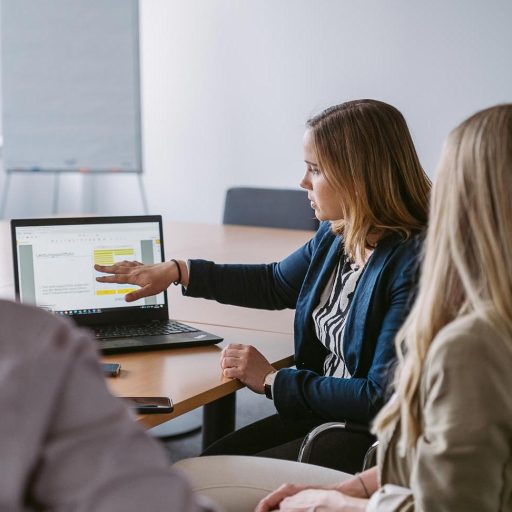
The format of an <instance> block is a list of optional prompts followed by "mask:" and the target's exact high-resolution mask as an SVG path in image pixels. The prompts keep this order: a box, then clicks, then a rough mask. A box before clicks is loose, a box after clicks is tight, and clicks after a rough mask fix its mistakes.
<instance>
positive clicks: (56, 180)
mask: <svg viewBox="0 0 512 512" xmlns="http://www.w3.org/2000/svg"><path fill="white" fill-rule="evenodd" d="M63 172H73V171H46V170H45V171H37V174H41V173H43V174H53V195H52V214H53V215H56V214H57V213H59V192H60V175H61V174H62V173H63ZM14 173H25V174H26V173H35V171H29V170H22V169H20V170H17V169H6V170H5V182H4V187H3V191H2V202H1V203H0V219H4V218H5V212H6V209H7V199H8V197H9V187H10V186H11V176H12V174H14ZM100 174H103V175H104V174H110V173H106V172H97V171H96V172H91V173H87V176H98V175H100ZM130 174H136V175H137V184H138V187H139V195H140V199H141V202H142V209H143V211H144V214H145V215H148V212H149V209H148V200H147V196H146V189H145V188H144V180H143V179H142V173H141V172H138V173H130ZM84 175H85V173H84Z"/></svg>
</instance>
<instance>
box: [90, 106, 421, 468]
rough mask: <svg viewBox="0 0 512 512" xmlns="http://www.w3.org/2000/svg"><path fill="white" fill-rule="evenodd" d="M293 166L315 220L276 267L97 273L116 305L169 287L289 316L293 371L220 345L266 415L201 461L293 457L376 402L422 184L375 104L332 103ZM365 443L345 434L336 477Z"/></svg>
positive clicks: (371, 412)
mask: <svg viewBox="0 0 512 512" xmlns="http://www.w3.org/2000/svg"><path fill="white" fill-rule="evenodd" d="M304 160H305V164H306V172H305V174H304V177H303V178H302V181H301V187H303V188H304V189H306V190H307V191H308V197H309V200H310V202H311V206H312V208H313V209H314V211H315V215H316V217H317V218H318V219H319V220H320V221H322V222H321V225H320V228H319V230H318V232H317V233H316V235H315V236H314V238H312V239H311V241H310V242H308V243H307V244H306V245H305V246H303V247H301V248H300V249H298V250H297V251H296V252H294V253H293V254H291V255H290V256H289V257H288V258H286V259H284V260H283V261H281V262H279V263H273V264H271V265H216V264H214V263H213V262H207V261H202V260H189V261H188V263H187V262H185V261H179V262H177V263H176V262H172V261H171V262H168V263H162V264H158V265H151V266H147V265H142V264H139V263H136V262H122V263H119V264H117V265H114V266H107V267H99V266H97V270H100V271H103V272H107V273H111V274H114V275H112V276H106V277H102V278H98V280H100V281H102V282H116V283H131V284H135V285H138V286H140V287H141V288H140V289H138V290H137V291H135V292H133V293H131V294H129V295H128V296H127V300H136V299H139V298H141V297H143V296H146V295H151V294H155V293H158V292H160V291H162V290H164V289H165V288H167V287H168V286H170V284H171V283H173V282H176V281H180V283H181V284H182V285H183V286H184V287H185V294H186V295H188V296H193V297H204V298H209V299H215V300H217V301H219V302H222V303H229V304H235V305H239V306H246V307H254V308H262V309H283V308H295V309H296V315H295V348H296V352H295V363H296V369H291V368H286V369H281V370H279V371H277V370H276V369H275V368H273V367H272V366H271V365H270V363H269V362H268V361H267V360H266V359H265V358H264V357H263V355H262V354H260V353H259V352H258V351H257V350H256V349H254V348H253V347H251V346H247V345H228V346H227V347H225V348H224V350H223V353H222V356H221V367H222V369H223V372H224V375H225V376H226V377H231V378H236V379H239V380H241V381H242V382H243V383H244V384H246V385H247V386H248V387H249V388H250V389H252V390H253V391H255V392H257V393H262V394H263V393H264V392H265V394H266V395H267V397H268V398H270V399H272V400H273V401H274V404H275V406H276V408H277V411H278V414H276V415H274V416H271V417H269V418H265V419H264V420H261V421H259V422H257V423H255V424H253V425H249V426H248V427H245V428H244V429H241V430H239V431H237V432H235V433H234V434H232V435H230V436H227V437H226V438H224V439H222V440H220V441H219V442H218V443H216V444H214V445H212V446H211V447H210V448H209V449H207V450H206V452H205V453H206V454H209V455H212V454H248V455H249V454H250V455H253V454H260V455H267V456H272V457H278V458H296V457H297V453H298V451H299V447H300V444H301V442H302V439H303V437H304V436H305V435H306V434H307V433H308V431H309V430H310V429H312V428H314V427H315V426H317V425H319V424H321V423H323V422H325V421H329V420H353V421H356V422H360V423H365V424H368V423H369V422H370V421H371V420H372V418H373V417H374V416H375V414H376V413H377V412H378V411H379V409H380V408H381V406H382V405H383V404H384V402H385V389H386V384H387V380H388V376H389V368H390V365H391V364H392V363H393V361H394V358H395V350H394V346H393V339H394V336H395V334H396V332H397V330H398V329H399V327H400V326H401V324H402V322H403V320H404V319H405V317H406V315H407V312H408V307H409V302H410V295H411V292H412V290H413V288H414V285H415V279H416V274H415V269H416V257H417V252H418V244H417V243H416V241H415V235H416V234H417V233H419V232H421V231H422V230H423V229H424V227H425V224H426V221H427V208H428V199H429V191H430V181H429V179H428V177H427V176H426V174H425V173H424V171H423V169H422V168H421V165H420V163H419V161H418V157H417V155H416V151H415V149H414V145H413V142H412V139H411V136H410V133H409V130H408V128H407V124H406V122H405V120H404V118H403V116H402V114H401V113H400V112H399V111H398V110H397V109H396V108H394V107H392V106H391V105H388V104H386V103H383V102H380V101H375V100H358V101H351V102H347V103H343V104H341V105H337V106H334V107H331V108H328V109H327V110H325V111H324V112H322V113H321V114H319V115H317V116H315V117H313V118H312V119H311V120H310V121H308V123H307V126H306V132H305V135H304ZM370 443H371V438H370V437H369V436H367V435H364V434H360V435H354V436H352V438H351V440H350V443H349V444H348V446H347V450H346V453H345V457H344V464H345V465H344V466H342V467H343V469H345V470H349V471H350V470H352V469H355V468H357V467H359V465H360V463H361V460H362V457H363V455H364V452H365V450H366V448H367V446H368V445H369V444H370ZM349 450H351V451H352V453H351V454H350V453H349ZM333 455H335V453H334V452H333V450H332V448H329V449H328V450H327V453H326V456H329V457H330V458H331V460H332V461H333V464H339V461H340V458H339V457H333ZM324 460H325V459H324Z"/></svg>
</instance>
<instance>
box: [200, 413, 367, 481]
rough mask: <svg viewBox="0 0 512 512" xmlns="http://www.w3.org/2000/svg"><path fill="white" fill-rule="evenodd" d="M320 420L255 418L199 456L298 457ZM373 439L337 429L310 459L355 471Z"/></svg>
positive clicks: (324, 464) (315, 450)
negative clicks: (307, 436) (303, 444)
mask: <svg viewBox="0 0 512 512" xmlns="http://www.w3.org/2000/svg"><path fill="white" fill-rule="evenodd" d="M322 423H325V421H323V420H319V419H315V420H312V419H307V420H297V421H294V422H292V423H289V422H287V423H284V422H283V421H282V420H281V418H280V417H279V415H278V414H275V415H273V416H269V417H267V418H264V419H262V420H259V421H256V422H255V423H252V424H250V425H247V426H246V427H243V428H241V429H240V430H236V431H235V432H233V433H231V434H229V435H227V436H225V437H223V438H222V439H219V440H218V441H216V442H215V443H213V444H211V445H210V446H209V447H208V448H206V450H205V451H204V452H203V454H202V455H257V456H259V457H269V458H272V459H285V460H297V457H298V455H299V450H300V447H301V445H302V441H303V440H304V438H305V437H306V435H307V434H308V433H309V432H310V431H311V430H312V429H314V428H315V427H317V426H318V425H321V424H322ZM374 440H375V438H374V437H373V436H371V435H370V434H361V433H352V432H340V431H336V432H335V433H333V434H330V435H327V436H323V437H322V438H321V439H320V440H319V441H318V442H317V443H316V444H315V448H314V450H313V451H312V453H311V457H310V459H309V462H310V463H311V464H317V465H319V466H324V467H328V468H333V469H337V470H340V471H345V472H347V473H356V472H357V471H361V468H362V465H363V460H364V456H365V453H366V451H367V450H368V448H369V447H370V446H371V444H372V443H373V441H374Z"/></svg>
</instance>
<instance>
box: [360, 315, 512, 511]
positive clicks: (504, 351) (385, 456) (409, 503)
mask: <svg viewBox="0 0 512 512" xmlns="http://www.w3.org/2000/svg"><path fill="white" fill-rule="evenodd" d="M421 399H422V404H423V414H424V428H423V434H422V435H421V437H420V438H419V440H418V442H417V444H416V447H415V450H413V451H409V452H407V453H406V454H405V456H404V457H402V456H401V455H400V450H399V447H398V431H399V429H398V428H394V429H390V433H389V435H388V436H387V438H382V439H381V446H380V448H379V450H380V452H379V470H380V476H381V482H382V485H383V487H382V489H381V491H380V492H378V493H376V494H375V495H374V496H373V497H372V499H371V500H370V505H369V507H368V511H369V512H373V511H379V512H387V511H400V512H402V511H407V512H410V511H416V512H419V511H421V512H448V511H449V512H456V511H461V512H462V511H464V512H487V511H489V512H491V511H493V512H497V511H512V339H508V338H506V337H505V336H504V335H502V334H500V333H498V332H496V331H495V330H493V329H492V328H491V327H490V326H489V325H488V324H486V323H485V322H483V321H482V320H480V319H478V318H477V317H476V316H474V315H473V316H471V315H470V316H466V317H463V318H460V319H458V320H457V321H455V322H453V323H451V324H450V325H448V326H447V327H445V328H444V329H443V330H442V331H441V332H440V333H439V334H438V336H437V337H436V339H435V340H434V342H433V344H432V347H431V348H430V351H429V353H428V356H427V360H426V364H425V372H424V375H423V378H422V389H421Z"/></svg>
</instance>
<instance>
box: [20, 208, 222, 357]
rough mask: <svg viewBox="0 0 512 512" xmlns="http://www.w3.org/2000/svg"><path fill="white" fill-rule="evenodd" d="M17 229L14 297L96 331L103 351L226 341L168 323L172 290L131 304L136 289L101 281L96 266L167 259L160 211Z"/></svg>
mask: <svg viewBox="0 0 512 512" xmlns="http://www.w3.org/2000/svg"><path fill="white" fill-rule="evenodd" d="M11 232H12V244H13V261H14V282H15V288H16V296H17V297H19V299H20V301H21V302H23V303H28V304H35V305H36V306H39V307H41V308H44V309H47V310H48V311H52V312H53V313H56V314H58V315H66V316H69V317H71V318H73V320H75V322H76V323H77V324H79V325H82V326H87V327H89V328H91V329H93V330H94V331H95V333H96V338H97V340H98V343H99V346H100V349H101V351H102V352H103V353H104V354H115V353H120V352H135V351H142V350H154V349H163V348H171V347H190V346H194V345H209V344H213V343H218V342H220V341H222V338H219V337H218V336H215V335H214V334H210V333H208V332H205V331H200V330H198V329H195V328H193V327H191V326H188V325H185V324H182V323H178V322H174V321H172V320H169V309H168V303H167V293H166V292H162V293H159V294H158V295H156V296H152V297H146V298H143V299H139V300H137V301H135V302H130V303H128V302H125V300H124V296H125V295H126V294H127V293H129V292H130V291H132V290H134V289H136V288H137V287H136V286H133V285H126V284H124V285H119V284H111V283H98V282H97V281H96V277H97V276H99V275H104V274H100V273H99V272H97V271H96V270H94V264H95V263H98V264H100V265H113V264H114V263H116V262H118V261H123V260H137V261H140V262H142V263H146V264H152V263H159V262H162V261H164V243H163V231H162V217H161V216H159V215H143V216H134V217H84V218H69V219H63V218H60V219H59V218H53V219H17V220H12V221H11Z"/></svg>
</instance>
